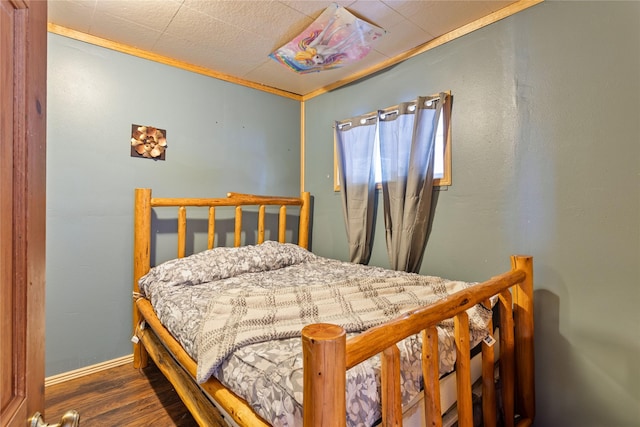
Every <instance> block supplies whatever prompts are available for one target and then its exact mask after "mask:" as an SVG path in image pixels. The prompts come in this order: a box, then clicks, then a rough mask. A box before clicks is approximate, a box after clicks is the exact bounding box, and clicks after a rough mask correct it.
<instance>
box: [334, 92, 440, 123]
mask: <svg viewBox="0 0 640 427" xmlns="http://www.w3.org/2000/svg"><path fill="white" fill-rule="evenodd" d="M434 101H440V97H439V96H436V97H434V98H429V99H427V100H426V101H425V102H424V104H425V105H426V106H427V107H430V106H431V104H432V103H433V102H434ZM415 108H416V104H413V105H409V107H408V109H409V111H412V112H413V110H415ZM399 112H400V111H399V110H397V109H395V110H391V111H389V112H387V113H382V114H380V118H381V119H384V118H385V116H386V115H387V114H398V113H399ZM377 117H378V114H376V115H374V116H369V117H363V118H361V119H360V124H361V125H363V124H365V123H366V122H368V121H369V120H373V119H375V118H377ZM352 124H353V122H346V123H341V124H339V125H338V129H342V128H343V127H345V126H351V125H352Z"/></svg>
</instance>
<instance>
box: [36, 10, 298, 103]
mask: <svg viewBox="0 0 640 427" xmlns="http://www.w3.org/2000/svg"><path fill="white" fill-rule="evenodd" d="M47 29H48V30H49V32H50V33H53V34H58V35H60V36H64V37H68V38H71V39H74V40H79V41H81V42H85V43H89V44H92V45H95V46H100V47H104V48H106V49H111V50H115V51H116V52H121V53H126V54H128V55H132V56H136V57H138V58H143V59H148V60H149V61H154V62H158V63H160V64H165V65H170V66H172V67H176V68H180V69H182V70H186V71H191V72H193V73H197V74H202V75H204V76H208V77H213V78H214V79H218V80H223V81H225V82H229V83H234V84H237V85H240V86H245V87H248V88H251V89H257V90H261V91H263V92H267V93H271V94H273V95H279V96H283V97H285V98H290V99H293V100H296V101H301V100H302V97H301V96H300V95H298V94H295V93H291V92H287V91H285V90H281V89H276V88H273V87H271V86H266V85H263V84H260V83H255V82H251V81H249V80H244V79H241V78H238V77H233V76H230V75H228V74H224V73H220V72H218V71H213V70H211V69H209V68H205V67H200V66H198V65H193V64H190V63H188V62H184V61H179V60H177V59H174V58H170V57H168V56H163V55H158V54H155V53H152V52H149V51H146V50H143V49H138V48H136V47H132V46H128V45H125V44H122V43H116V42H113V41H111V40H107V39H103V38H100V37H96V36H92V35H90V34H86V33H83V32H81V31H76V30H72V29H70V28H66V27H62V26H60V25H56V24H53V23H51V22H49V24H48V26H47Z"/></svg>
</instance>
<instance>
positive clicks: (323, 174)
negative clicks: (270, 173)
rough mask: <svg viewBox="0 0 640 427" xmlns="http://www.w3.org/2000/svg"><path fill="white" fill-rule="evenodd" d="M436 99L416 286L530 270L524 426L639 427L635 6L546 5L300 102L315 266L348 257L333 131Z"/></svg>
mask: <svg viewBox="0 0 640 427" xmlns="http://www.w3.org/2000/svg"><path fill="white" fill-rule="evenodd" d="M441 90H451V91H452V94H453V96H454V103H453V119H452V120H453V128H452V131H453V185H452V186H451V187H449V188H448V189H447V190H446V191H440V192H438V193H437V195H438V200H437V208H436V213H435V218H434V224H433V231H432V234H431V237H430V240H429V243H428V245H427V251H426V255H425V261H424V262H423V265H422V270H421V272H422V273H425V274H436V275H442V276H446V277H450V278H460V279H467V280H480V279H486V278H488V277H490V276H491V275H493V274H496V273H498V272H502V271H504V270H507V269H508V268H509V259H508V257H509V255H510V254H513V253H526V254H531V255H533V256H534V266H535V289H536V290H535V307H536V309H535V315H536V337H535V338H536V344H535V346H536V386H537V410H538V417H537V422H536V425H538V426H545V427H546V426H582V427H585V426H593V427H596V426H597V427H604V426H616V427H621V426H638V425H640V363H639V361H640V310H639V309H638V307H639V306H640V267H639V266H640V3H639V2H608V1H607V2H555V1H548V2H545V3H542V4H539V5H537V6H534V7H533V8H530V9H527V10H525V11H523V12H521V13H518V14H516V15H514V16H512V17H509V18H507V19H505V20H502V21H500V22H497V23H494V24H492V25H490V26H488V27H485V28H483V29H481V30H479V31H476V32H474V33H472V34H469V35H467V36H464V37H462V38H460V39H457V40H454V41H452V42H450V43H447V44H446V45H443V46H440V47H438V48H436V49H433V50H431V51H429V52H426V53H424V54H422V55H419V56H417V57H415V58H412V59H411V60H408V61H405V62H404V63H402V64H399V65H397V66H395V67H393V68H391V69H389V70H387V71H385V72H382V73H379V74H378V75H376V76H373V77H371V78H369V79H366V80H363V81H360V82H357V83H354V84H351V85H349V86H347V87H344V88H341V89H338V90H335V91H332V92H330V93H327V94H324V95H322V96H319V97H317V98H314V99H311V100H309V101H307V102H306V106H305V108H306V114H307V120H306V123H305V131H306V148H305V154H306V162H305V185H306V189H307V190H309V191H310V192H311V193H312V194H313V195H314V197H315V207H314V230H313V249H314V251H315V252H317V253H318V254H320V255H328V256H334V257H338V258H342V259H347V258H348V255H347V244H346V237H345V232H344V223H343V221H342V209H341V201H340V195H339V194H338V193H334V192H333V184H332V183H333V139H332V122H333V121H334V120H336V119H344V118H347V117H351V116H353V115H357V114H362V113H366V112H370V111H373V110H375V109H377V108H380V107H387V106H390V105H393V104H395V103H397V102H400V101H405V100H410V99H412V98H413V97H415V96H416V95H429V94H434V93H437V92H439V91H441ZM381 210H382V208H381V206H380V207H379V212H378V217H377V227H376V235H375V247H374V250H373V257H372V263H373V264H376V265H381V266H388V261H387V256H386V249H385V244H384V240H385V239H384V229H383V224H382V223H383V218H382V215H380V211H381Z"/></svg>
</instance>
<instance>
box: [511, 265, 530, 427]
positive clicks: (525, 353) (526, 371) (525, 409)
mask: <svg viewBox="0 0 640 427" xmlns="http://www.w3.org/2000/svg"><path fill="white" fill-rule="evenodd" d="M511 268H512V270H522V271H524V272H525V273H526V277H525V279H524V280H523V281H522V282H521V283H519V284H517V285H516V286H515V287H514V289H515V292H514V319H515V356H516V378H518V381H517V386H516V387H517V396H518V401H517V404H518V407H519V409H520V412H521V414H522V416H523V417H525V418H528V419H530V420H533V419H534V416H535V384H534V372H535V370H534V349H533V338H534V334H533V258H532V257H530V256H517V255H514V256H512V257H511Z"/></svg>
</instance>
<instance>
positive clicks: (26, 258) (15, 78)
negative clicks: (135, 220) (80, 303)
mask: <svg viewBox="0 0 640 427" xmlns="http://www.w3.org/2000/svg"><path fill="white" fill-rule="evenodd" d="M0 1H1V9H2V10H1V13H2V15H3V16H2V19H3V24H7V25H3V26H2V29H1V31H2V35H1V40H2V49H1V50H2V51H4V53H2V55H3V56H2V60H4V59H5V56H4V55H7V52H8V53H9V56H10V57H11V60H12V61H13V67H12V68H13V73H12V76H7V75H6V74H7V73H4V72H3V75H2V79H1V80H2V82H1V83H2V88H1V90H2V92H3V93H5V94H6V93H7V92H11V93H12V96H11V97H8V96H5V95H3V96H2V98H1V99H2V106H1V108H2V110H4V111H13V114H12V115H13V117H12V118H11V117H9V118H8V119H3V121H2V123H3V125H5V124H8V125H9V126H12V127H11V129H10V130H8V131H5V130H3V132H2V136H3V141H1V142H0V143H1V144H5V146H4V147H3V150H2V151H3V152H5V153H6V152H10V153H12V160H11V161H3V163H2V167H3V169H4V170H3V171H2V172H1V173H2V176H7V175H6V174H10V175H11V176H12V179H11V180H10V181H11V182H10V183H9V185H10V186H11V188H5V187H4V185H5V183H0V185H3V187H2V197H3V198H5V197H7V195H10V197H11V199H12V201H11V203H8V202H7V201H6V200H7V199H5V201H3V204H2V206H3V207H2V209H3V211H2V218H3V221H6V220H7V219H10V220H11V222H12V226H10V227H5V228H3V230H11V231H10V234H11V236H12V237H11V239H5V238H3V242H2V251H3V255H2V256H3V258H4V259H3V263H4V261H5V260H7V259H9V258H5V257H12V258H11V261H9V262H7V264H8V265H10V266H12V272H11V274H8V275H6V276H3V277H4V278H9V280H10V283H9V284H7V283H6V282H5V283H3V284H2V288H1V289H2V292H3V296H6V295H9V296H10V298H11V304H4V303H3V311H4V310H5V309H7V307H8V309H10V310H11V315H6V314H5V313H3V315H2V325H1V326H2V330H3V333H6V332H7V331H10V332H9V333H11V334H12V338H11V348H10V349H9V350H8V351H7V350H6V349H4V348H3V349H0V351H1V353H0V354H1V360H2V366H1V371H2V372H1V375H2V377H3V378H2V390H1V391H2V392H3V393H4V392H6V391H7V390H9V391H10V393H11V395H10V396H9V397H7V396H6V395H5V396H4V397H3V398H2V403H3V405H2V407H1V408H0V425H1V426H2V427H5V426H11V427H13V426H25V425H26V424H27V420H28V418H29V417H30V416H31V415H32V414H33V413H35V412H41V413H42V412H43V411H44V371H45V370H44V361H45V358H44V353H45V339H44V337H45V311H44V306H45V226H46V105H47V101H46V75H47V2H46V1H42V0H0ZM7 100H11V101H7ZM7 102H12V105H5V104H6V103H7ZM5 136H9V137H8V138H7V139H5V138H4V137H5ZM6 144H12V146H11V147H9V148H7V145H6ZM9 165H10V166H11V170H9V169H5V168H8V166H9ZM7 234H9V233H7ZM3 237H6V236H3ZM4 278H3V281H4V280H5V279H4ZM5 291H7V292H6V293H5Z"/></svg>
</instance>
